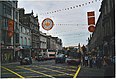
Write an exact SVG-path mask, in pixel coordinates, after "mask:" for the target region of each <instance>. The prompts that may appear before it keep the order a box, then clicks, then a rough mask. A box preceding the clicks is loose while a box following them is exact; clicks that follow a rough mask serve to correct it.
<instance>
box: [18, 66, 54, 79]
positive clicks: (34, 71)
mask: <svg viewBox="0 0 116 79" xmlns="http://www.w3.org/2000/svg"><path fill="white" fill-rule="evenodd" d="M17 67H18V68H22V69H25V70H29V71H32V72H35V73H38V74H42V75H45V76H48V77H51V78H54V77H53V76H51V75H47V74H44V73H41V72H39V71H35V70H32V69H30V68H24V67H21V66H17Z"/></svg>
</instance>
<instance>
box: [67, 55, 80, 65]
mask: <svg viewBox="0 0 116 79" xmlns="http://www.w3.org/2000/svg"><path fill="white" fill-rule="evenodd" d="M66 63H67V64H69V65H79V64H80V63H81V59H80V58H73V57H67V58H66Z"/></svg>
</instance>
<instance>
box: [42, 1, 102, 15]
mask: <svg viewBox="0 0 116 79" xmlns="http://www.w3.org/2000/svg"><path fill="white" fill-rule="evenodd" d="M98 1H101V0H94V1H89V2H86V3H83V4H79V5H75V6H71V7H68V8H64V9H59V10H55V11H50V12H46V13H41V14H40V15H47V14H52V13H57V12H61V11H66V10H72V9H75V8H79V7H83V6H86V5H88V4H89V5H90V4H92V3H95V2H98Z"/></svg>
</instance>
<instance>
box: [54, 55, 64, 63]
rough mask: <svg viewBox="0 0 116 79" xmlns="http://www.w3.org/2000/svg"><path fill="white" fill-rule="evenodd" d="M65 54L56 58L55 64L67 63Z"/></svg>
mask: <svg viewBox="0 0 116 79" xmlns="http://www.w3.org/2000/svg"><path fill="white" fill-rule="evenodd" d="M65 59H66V57H65V54H58V55H56V58H55V63H65Z"/></svg>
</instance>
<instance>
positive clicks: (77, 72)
mask: <svg viewBox="0 0 116 79" xmlns="http://www.w3.org/2000/svg"><path fill="white" fill-rule="evenodd" d="M78 67H79V68H78V69H77V71H76V73H75V75H74V77H73V78H76V77H77V75H78V74H79V71H80V69H81V66H80V65H79V66H78Z"/></svg>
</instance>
